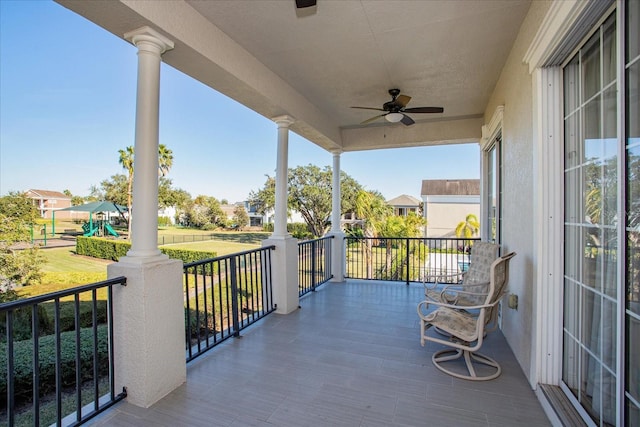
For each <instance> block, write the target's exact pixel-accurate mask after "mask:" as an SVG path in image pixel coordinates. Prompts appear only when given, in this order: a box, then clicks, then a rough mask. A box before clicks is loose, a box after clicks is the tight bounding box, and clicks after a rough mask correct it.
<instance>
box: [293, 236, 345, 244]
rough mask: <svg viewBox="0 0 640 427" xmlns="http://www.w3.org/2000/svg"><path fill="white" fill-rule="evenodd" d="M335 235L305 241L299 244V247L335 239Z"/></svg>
mask: <svg viewBox="0 0 640 427" xmlns="http://www.w3.org/2000/svg"><path fill="white" fill-rule="evenodd" d="M334 237H336V236H334V235H331V236H322V237H318V238H317V239H309V240H303V241H301V242H298V245H302V244H304V243H311V242H319V241H320V240H328V239H333V238H334Z"/></svg>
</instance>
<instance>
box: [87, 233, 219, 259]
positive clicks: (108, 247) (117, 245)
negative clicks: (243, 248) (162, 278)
mask: <svg viewBox="0 0 640 427" xmlns="http://www.w3.org/2000/svg"><path fill="white" fill-rule="evenodd" d="M130 248H131V243H129V242H125V241H121V240H113V239H102V238H99V237H81V236H78V238H77V239H76V253H77V254H78V255H85V256H90V257H93V258H101V259H108V260H111V261H118V260H119V259H120V257H123V256H125V255H126V254H127V252H128V251H129V249H130ZM160 252H162V253H163V254H166V255H168V256H169V258H173V259H179V260H182V262H184V263H185V264H187V263H190V262H195V261H200V260H203V259H207V258H215V257H217V256H218V254H217V253H216V252H206V251H191V250H186V249H172V248H160Z"/></svg>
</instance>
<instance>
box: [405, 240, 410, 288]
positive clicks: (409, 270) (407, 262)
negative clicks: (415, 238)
mask: <svg viewBox="0 0 640 427" xmlns="http://www.w3.org/2000/svg"><path fill="white" fill-rule="evenodd" d="M405 241H406V242H407V252H406V253H407V258H406V259H407V286H409V271H411V270H410V269H409V238H408V237H407V238H406V239H405Z"/></svg>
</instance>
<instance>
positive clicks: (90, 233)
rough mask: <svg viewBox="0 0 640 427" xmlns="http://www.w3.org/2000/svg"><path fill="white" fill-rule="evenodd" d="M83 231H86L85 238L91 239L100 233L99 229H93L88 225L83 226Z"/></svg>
mask: <svg viewBox="0 0 640 427" xmlns="http://www.w3.org/2000/svg"><path fill="white" fill-rule="evenodd" d="M82 231H84V234H83V236H84V237H91V236H93V235H94V234H96V232H97V231H98V227H93V228H91V227H90V226H89V224H88V223H86V222H85V223H84V224H82Z"/></svg>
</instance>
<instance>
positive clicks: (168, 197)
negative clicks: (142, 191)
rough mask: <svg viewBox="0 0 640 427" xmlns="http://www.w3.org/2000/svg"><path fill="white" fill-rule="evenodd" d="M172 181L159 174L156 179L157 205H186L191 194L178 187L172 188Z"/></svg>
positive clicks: (179, 206) (179, 207) (177, 207)
mask: <svg viewBox="0 0 640 427" xmlns="http://www.w3.org/2000/svg"><path fill="white" fill-rule="evenodd" d="M171 184H172V181H171V180H170V179H169V178H166V177H163V176H161V177H160V179H159V181H158V206H159V207H161V208H166V207H169V206H174V207H176V209H181V208H184V207H185V206H186V203H187V201H189V200H191V195H190V194H189V193H187V192H186V191H185V190H182V189H180V188H173V187H172V186H171Z"/></svg>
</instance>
